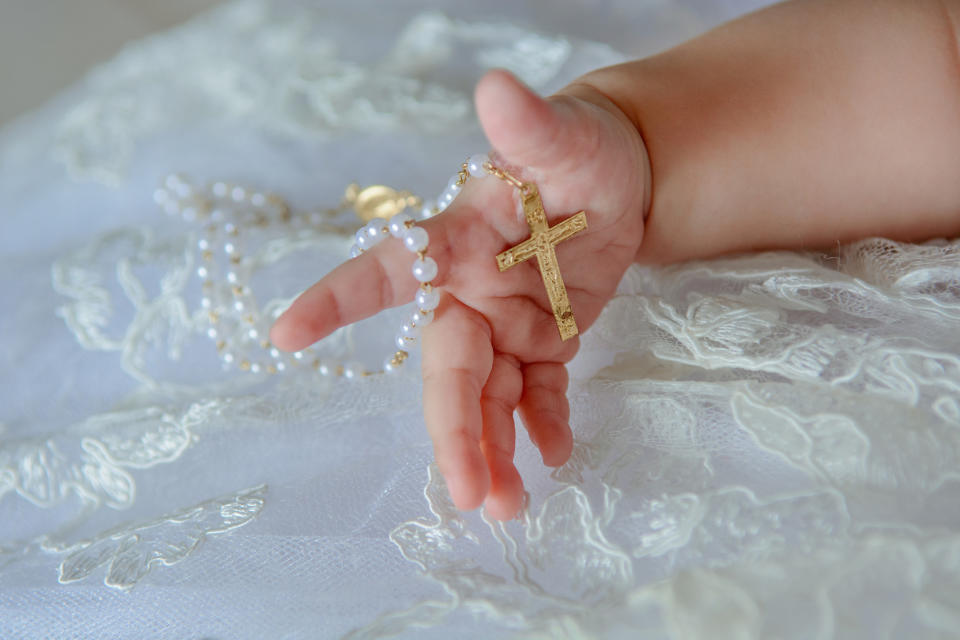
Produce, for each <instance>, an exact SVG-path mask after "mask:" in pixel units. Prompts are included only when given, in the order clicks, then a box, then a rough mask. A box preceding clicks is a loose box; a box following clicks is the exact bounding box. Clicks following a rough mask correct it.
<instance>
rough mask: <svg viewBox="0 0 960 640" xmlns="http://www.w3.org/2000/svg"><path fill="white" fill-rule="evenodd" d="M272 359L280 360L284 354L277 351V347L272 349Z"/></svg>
mask: <svg viewBox="0 0 960 640" xmlns="http://www.w3.org/2000/svg"><path fill="white" fill-rule="evenodd" d="M270 357H271V358H273V359H274V360H279V359H280V358H282V357H283V353H281V352H280V349H277V348H276V347H271V348H270Z"/></svg>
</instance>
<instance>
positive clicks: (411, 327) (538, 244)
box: [154, 154, 587, 380]
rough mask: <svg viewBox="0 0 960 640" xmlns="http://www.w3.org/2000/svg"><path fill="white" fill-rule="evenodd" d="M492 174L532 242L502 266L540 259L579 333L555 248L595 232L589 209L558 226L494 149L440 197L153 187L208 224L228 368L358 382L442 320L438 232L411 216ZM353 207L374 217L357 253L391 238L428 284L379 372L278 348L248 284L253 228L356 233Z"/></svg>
mask: <svg viewBox="0 0 960 640" xmlns="http://www.w3.org/2000/svg"><path fill="white" fill-rule="evenodd" d="M487 175H492V176H494V177H496V178H498V179H500V180H503V181H504V182H506V183H508V184H510V185H512V186H513V187H514V188H516V189H517V190H518V191H519V193H520V198H521V203H522V205H523V211H524V216H525V217H526V220H527V224H528V225H529V227H530V233H531V235H530V238H528V239H527V240H525V241H523V242H521V243H520V244H518V245H516V246H515V247H512V248H510V249H507V250H506V251H504V252H502V253H501V254H499V255H498V256H496V260H497V265H498V267H499V269H500V271H506V270H507V269H510V268H511V267H513V266H516V265H518V264H520V263H521V262H524V261H526V260H528V259H531V258H534V257H535V258H536V259H537V263H538V265H539V267H540V273H541V276H542V277H543V281H544V285H545V287H546V290H547V295H548V297H549V299H550V304H551V307H552V309H553V313H554V316H555V317H556V320H557V328H558V330H559V332H560V337H561V339H562V340H567V339H569V338H571V337H573V336H575V335H576V334H577V331H578V330H577V325H576V322H575V320H574V317H573V311H572V309H571V308H570V301H569V299H568V297H567V291H566V288H565V287H564V284H563V279H562V278H561V276H560V269H559V265H558V264H557V258H556V253H555V251H554V247H555V246H556V245H557V244H558V243H560V242H562V241H563V240H566V239H567V238H569V237H571V236H573V235H574V234H576V233H579V232H580V231H583V230H584V229H586V227H587V223H586V214H585V213H584V212H583V211H580V212H578V213H576V214H575V215H573V216H571V217H570V218H567V219H566V220H564V221H563V222H560V223H558V224H556V225H555V226H553V227H550V226H549V224H548V223H547V219H546V214H545V212H544V209H543V204H542V203H541V200H540V193H539V190H538V189H537V187H536V185H534V184H533V183H530V182H523V181H521V180H519V179H518V178H516V177H515V176H513V175H511V174H510V173H509V172H507V171H505V170H504V169H501V168H499V167H496V166H494V165H493V164H492V163H491V162H490V160H489V158H488V157H487V156H486V155H485V154H480V155H474V156H471V157H470V158H469V159H468V160H467V161H466V162H464V163H463V164H462V165H461V167H460V169H459V171H457V173H455V174H454V175H453V176H452V177H451V178H450V180H449V181H448V182H447V186H446V188H445V189H444V190H443V191H442V192H441V194H440V195H439V196H438V197H437V198H436V200H432V201H423V200H422V199H421V198H418V197H417V196H414V195H413V194H411V193H410V192H408V191H396V190H394V189H391V188H390V187H386V186H383V185H374V186H370V187H366V188H360V187H359V185H356V184H352V185H350V186H349V187H347V190H346V193H345V195H344V198H343V201H342V202H341V203H340V204H339V205H338V206H337V207H334V208H331V209H322V210H316V211H309V212H293V211H291V209H290V208H289V206H288V205H287V204H286V202H284V201H283V199H282V198H280V197H279V196H277V195H275V194H270V193H262V192H259V191H255V190H251V189H249V188H247V187H244V186H241V185H237V184H231V183H226V182H214V183H212V184H209V185H207V186H206V187H204V188H198V187H195V186H194V185H193V184H191V183H190V182H189V181H187V180H186V179H185V178H183V177H181V176H179V175H171V176H168V177H167V178H166V180H165V181H164V183H163V186H161V187H160V188H158V189H157V190H156V191H155V192H154V200H155V201H156V203H157V204H158V205H160V207H161V208H163V210H164V211H166V212H167V213H168V214H170V215H180V216H182V217H183V219H184V220H185V221H187V222H191V223H197V222H199V223H202V225H203V227H202V233H201V234H200V237H199V239H198V240H197V245H196V249H197V253H198V259H197V263H198V265H199V266H198V267H197V269H196V275H197V278H198V279H199V280H200V287H201V292H202V293H201V298H200V306H201V308H202V311H203V313H204V314H205V315H204V318H205V322H206V325H207V327H206V334H207V336H208V337H209V338H210V339H211V340H212V341H213V342H214V344H215V345H216V348H217V352H218V353H219V355H220V359H221V361H222V363H223V364H224V366H225V367H228V368H230V367H235V368H238V369H240V370H241V371H246V372H249V373H253V374H276V373H280V372H283V371H286V370H289V369H294V368H304V367H306V368H312V369H313V370H315V371H316V372H318V373H319V374H321V375H324V376H342V377H344V378H347V379H351V380H356V379H361V378H368V377H374V376H379V375H382V374H386V373H392V372H395V371H397V370H399V369H400V367H402V365H403V364H404V362H406V360H407V359H408V358H409V356H410V350H411V349H412V348H413V347H414V346H415V345H416V343H417V340H418V338H419V337H420V332H421V330H422V329H423V327H426V326H427V325H429V324H430V323H431V322H432V321H433V318H434V312H435V310H436V308H437V305H438V304H439V302H440V295H439V292H438V291H437V289H436V288H435V287H434V286H433V280H434V279H435V278H436V277H437V275H438V272H439V266H438V265H437V263H436V261H435V260H434V259H433V258H431V257H429V256H428V255H427V252H428V249H429V245H430V237H429V234H428V233H427V231H426V230H425V229H423V228H422V227H419V226H417V223H416V220H415V219H414V215H412V212H413V211H415V210H416V209H417V208H419V211H418V216H417V217H418V218H419V219H421V220H424V219H427V218H431V217H433V216H435V215H437V214H439V213H441V212H442V211H444V210H445V209H446V208H447V207H449V206H450V204H452V203H453V201H454V200H455V199H456V197H457V196H458V195H459V194H460V191H461V190H462V188H463V185H464V184H466V182H467V181H468V180H470V179H471V178H479V177H484V176H487ZM350 208H352V209H353V210H354V211H355V212H356V213H357V215H358V216H359V217H360V218H361V219H362V220H365V221H366V224H365V225H364V226H363V227H362V228H360V229H359V230H358V231H356V232H355V234H354V244H353V247H352V248H351V250H350V257H351V258H356V257H358V256H360V255H361V254H363V253H364V252H365V251H368V250H370V249H372V248H373V247H374V246H376V245H377V244H379V243H380V242H383V241H399V242H402V243H403V246H404V247H406V248H407V249H408V250H409V251H410V252H411V253H413V254H414V256H415V258H414V260H413V264H412V266H411V274H412V275H413V277H414V278H415V279H416V280H417V281H418V282H419V283H420V287H419V288H418V290H417V293H416V295H415V297H414V300H413V309H412V310H411V311H410V312H408V313H407V315H406V317H405V318H404V320H403V322H402V324H401V325H400V328H399V331H398V332H397V334H396V336H395V338H394V344H395V349H394V350H393V352H392V353H391V354H390V355H388V356H386V357H385V358H384V360H383V363H382V366H381V368H379V369H370V368H368V367H366V366H365V365H364V364H363V363H361V362H357V361H353V360H350V361H346V362H335V361H332V360H329V359H327V358H324V357H321V356H320V354H319V353H318V352H317V350H316V349H315V347H313V346H311V347H307V348H306V349H303V350H302V351H297V352H294V353H284V352H282V351H280V350H279V349H277V348H276V347H274V346H273V345H272V344H271V343H270V341H269V340H268V339H267V338H266V335H267V331H268V329H269V327H268V326H267V322H270V321H272V320H273V317H270V318H266V317H265V314H264V313H263V311H262V310H261V309H260V308H259V307H258V306H257V303H256V300H255V298H254V295H253V291H252V290H251V288H250V285H249V281H250V277H251V275H252V270H253V264H252V261H251V259H250V258H249V257H248V256H245V255H243V250H242V247H243V243H242V240H243V235H244V232H245V230H248V229H251V228H265V227H286V228H288V229H289V230H290V231H294V230H303V229H313V230H315V231H320V232H326V233H337V234H344V233H347V232H348V229H347V227H346V226H345V225H343V224H337V223H336V222H335V218H336V216H338V215H339V214H340V213H342V212H343V211H345V210H347V209H350ZM391 239H392V240H391Z"/></svg>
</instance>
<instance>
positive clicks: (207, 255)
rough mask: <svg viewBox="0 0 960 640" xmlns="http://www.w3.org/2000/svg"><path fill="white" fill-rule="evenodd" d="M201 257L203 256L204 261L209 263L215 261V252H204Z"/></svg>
mask: <svg viewBox="0 0 960 640" xmlns="http://www.w3.org/2000/svg"><path fill="white" fill-rule="evenodd" d="M200 255H201V256H203V259H204V260H207V261H208V262H209V261H210V260H213V251H210V250H209V249H208V250H206V251H204V252H203V253H201V254H200Z"/></svg>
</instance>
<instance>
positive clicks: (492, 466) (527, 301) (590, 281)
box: [270, 71, 650, 520]
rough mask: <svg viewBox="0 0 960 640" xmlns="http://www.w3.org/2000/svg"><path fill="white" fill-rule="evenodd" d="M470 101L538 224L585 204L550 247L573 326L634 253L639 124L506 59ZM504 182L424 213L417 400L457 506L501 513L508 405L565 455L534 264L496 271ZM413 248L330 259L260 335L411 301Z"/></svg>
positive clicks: (306, 337)
mask: <svg viewBox="0 0 960 640" xmlns="http://www.w3.org/2000/svg"><path fill="white" fill-rule="evenodd" d="M476 103H477V112H478V115H479V118H480V122H481V124H482V126H483V129H484V132H485V133H486V135H487V138H488V140H489V141H490V144H491V145H492V147H493V149H495V151H496V156H495V159H496V163H497V165H498V166H501V167H503V168H506V169H508V170H510V171H511V173H513V174H514V175H516V176H517V177H519V178H520V179H521V180H523V181H525V182H532V183H534V184H536V185H537V186H538V187H539V190H540V195H541V197H542V200H543V205H544V209H545V210H546V212H547V217H548V221H549V222H550V224H551V225H553V224H555V223H556V222H557V221H559V220H562V219H564V218H567V217H568V216H570V215H571V214H573V213H576V212H577V211H580V210H584V211H586V216H587V224H588V228H587V230H586V231H583V232H581V233H579V234H577V235H576V236H574V237H573V238H571V239H569V240H567V241H565V242H563V243H562V244H560V245H558V246H557V247H556V254H557V260H558V262H559V264H560V272H561V274H562V277H563V281H564V283H565V285H566V289H567V293H568V296H569V299H570V303H571V306H572V308H573V311H574V314H575V316H576V320H577V324H578V326H579V329H580V330H581V331H583V330H585V329H586V328H587V327H589V326H590V325H591V324H593V322H594V321H595V320H596V318H597V316H598V315H599V314H600V311H601V310H602V309H603V306H604V305H605V304H606V302H607V300H609V299H610V297H611V296H612V295H613V293H614V291H615V289H616V287H617V284H618V282H619V281H620V278H621V276H622V275H623V273H624V271H625V270H626V269H627V267H628V266H629V265H630V264H631V263H632V262H633V260H634V257H635V255H636V253H637V250H638V248H639V246H640V241H641V239H642V237H643V216H644V212H645V210H646V208H647V207H648V206H649V204H648V202H649V191H650V190H649V182H650V172H649V162H648V159H647V155H646V150H645V148H644V145H643V141H642V139H641V137H640V134H639V133H638V132H637V130H636V128H635V127H634V126H633V125H632V124H631V123H630V121H629V120H628V119H627V118H626V117H625V116H624V115H623V114H622V113H621V112H620V111H619V109H617V107H616V106H615V105H614V104H613V103H612V102H610V101H609V100H608V99H606V98H605V97H604V96H603V95H602V94H600V93H599V92H597V91H595V90H594V89H592V88H591V87H590V86H589V85H586V84H573V85H571V86H569V87H568V88H567V89H565V90H564V91H562V92H561V93H560V94H559V95H556V96H553V97H551V98H548V99H543V98H540V97H538V96H537V95H535V94H533V93H532V92H530V90H529V89H527V88H526V87H524V86H523V85H521V84H520V83H519V82H518V81H517V80H516V79H515V78H514V77H513V76H511V75H510V74H508V73H506V72H503V71H492V72H490V73H488V74H487V75H486V76H485V77H484V78H483V79H481V81H480V83H479V84H478V86H477V90H476ZM515 193H516V190H515V189H514V188H513V187H511V186H510V185H508V184H506V183H505V182H502V181H500V180H496V179H494V178H486V179H483V180H477V179H474V180H470V181H468V182H467V184H466V185H465V186H464V188H463V191H462V193H461V194H460V195H459V197H458V198H457V200H456V201H455V202H454V204H453V205H451V207H450V208H449V209H447V210H446V211H445V212H444V213H443V214H442V215H439V216H437V217H435V218H432V219H430V220H428V221H426V222H424V223H423V227H424V228H425V229H426V230H427V231H428V232H429V235H430V248H429V255H430V256H431V257H432V258H434V260H436V262H437V264H438V265H439V266H440V272H439V275H438V276H437V278H436V279H434V281H433V282H434V285H435V286H437V287H439V288H440V291H441V301H440V305H439V307H438V308H437V310H436V320H435V321H434V322H433V323H431V324H430V325H428V326H427V327H425V328H424V329H423V333H422V348H423V407H424V417H425V420H426V424H427V429H428V431H429V433H430V436H431V438H432V439H433V444H434V453H435V456H436V461H437V464H438V466H439V468H440V471H441V472H442V473H443V475H444V478H445V479H446V482H447V486H448V488H449V490H450V495H451V497H452V499H453V501H454V503H455V504H456V505H457V507H458V508H460V509H464V510H468V509H474V508H476V507H478V506H479V505H480V504H485V505H486V508H487V511H488V513H489V514H490V515H491V516H492V517H494V518H497V519H500V520H506V519H510V518H512V517H514V516H515V515H516V514H517V512H518V510H519V508H520V506H521V503H522V499H523V483H522V481H521V479H520V475H519V473H518V472H517V469H516V467H515V466H514V463H513V454H514V447H515V433H514V420H513V413H514V411H519V413H520V417H521V419H522V421H523V424H524V425H525V426H526V429H527V431H528V432H529V434H530V439H531V440H532V441H533V442H534V444H535V445H536V446H537V447H538V448H539V450H540V453H541V455H542V457H543V462H544V464H547V465H549V466H559V465H562V464H563V463H564V462H566V460H567V459H568V458H569V456H570V451H571V447H572V443H573V438H572V434H571V431H570V425H569V419H570V406H569V403H568V401H567V398H566V390H567V371H566V367H565V364H566V363H567V362H569V361H570V359H572V358H573V356H574V355H575V354H576V352H577V349H578V345H579V340H578V339H577V338H573V339H571V340H567V341H566V342H564V341H561V339H560V336H559V333H558V331H557V325H556V321H555V319H554V314H553V311H552V308H551V305H550V302H549V300H548V298H547V293H546V290H545V288H544V283H543V279H542V278H541V276H540V272H539V270H538V267H537V265H536V260H527V261H526V262H523V263H521V264H518V265H517V266H515V267H513V268H511V269H509V270H507V271H505V272H503V273H501V272H500V271H499V270H498V268H497V263H496V259H495V257H496V255H497V254H499V253H501V252H502V251H504V250H505V249H507V248H509V247H512V246H514V245H516V244H518V243H520V242H522V241H523V240H525V239H526V238H527V237H529V235H530V230H529V227H528V226H527V223H526V222H525V220H524V219H523V217H522V216H519V215H518V207H517V201H516V199H515V195H514V194H515ZM410 262H411V257H410V254H409V252H408V251H406V250H405V249H404V248H403V247H402V246H401V244H400V243H399V242H396V241H394V242H389V241H388V242H383V243H381V244H379V245H377V246H376V247H374V248H373V249H372V250H369V251H367V252H365V253H364V254H362V255H361V256H359V257H358V258H356V259H353V260H350V261H349V262H347V263H345V264H343V265H342V266H340V267H338V268H337V269H335V270H334V271H332V272H331V273H330V274H329V275H327V276H326V277H325V278H323V279H322V280H320V281H319V282H318V283H316V284H315V285H313V286H312V287H311V288H310V289H309V290H307V291H306V292H305V293H304V294H303V295H301V296H300V297H299V298H298V299H297V300H296V301H295V302H294V303H293V305H292V306H291V307H290V309H288V310H287V311H286V313H284V314H283V315H282V316H281V317H280V318H279V319H278V320H277V322H276V324H275V325H274V327H273V329H272V330H271V334H270V338H271V341H272V342H273V343H274V344H275V345H276V346H277V347H279V348H281V349H286V350H291V351H293V350H298V349H302V348H304V347H306V346H308V345H310V344H312V343H313V342H316V341H317V340H320V339H321V338H323V337H324V336H326V335H328V334H329V333H331V332H332V331H334V330H335V329H337V328H338V327H341V326H343V325H346V324H349V323H352V322H356V321H358V320H361V319H363V318H365V317H367V316H370V315H373V314H375V313H377V312H379V311H380V310H382V309H385V308H388V307H392V306H397V305H400V304H406V303H408V302H409V301H410V300H412V299H413V296H414V293H415V291H416V287H417V282H416V281H415V280H414V279H413V278H412V277H411V275H410Z"/></svg>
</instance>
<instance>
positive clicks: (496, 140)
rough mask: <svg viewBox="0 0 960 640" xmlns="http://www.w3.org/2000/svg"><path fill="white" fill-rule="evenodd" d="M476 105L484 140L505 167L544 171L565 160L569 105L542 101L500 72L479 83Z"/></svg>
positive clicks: (487, 76) (493, 73) (511, 76)
mask: <svg viewBox="0 0 960 640" xmlns="http://www.w3.org/2000/svg"><path fill="white" fill-rule="evenodd" d="M475 101H476V106H477V116H478V117H479V118H480V125H481V126H482V127H483V131H484V133H485V134H486V136H487V140H488V141H489V142H490V145H491V146H492V147H493V149H494V150H495V151H496V152H497V153H498V154H499V155H500V157H501V158H502V159H503V160H505V161H506V162H507V163H508V164H511V165H514V166H517V167H525V168H540V169H543V168H549V166H550V164H551V163H552V162H556V161H557V160H558V159H562V158H563V157H564V153H565V150H564V146H565V145H566V144H568V143H567V141H566V139H565V137H564V135H563V133H564V129H565V128H566V125H567V124H568V122H569V118H570V116H571V115H572V114H571V113H570V111H569V110H568V109H567V108H566V107H567V106H568V105H566V104H562V103H556V102H551V101H548V100H545V99H544V98H541V97H540V96H538V95H537V94H536V93H534V92H533V91H531V90H530V89H529V88H528V87H527V86H526V85H524V84H523V83H521V82H520V81H519V80H518V79H517V78H516V77H515V76H514V75H513V74H511V73H510V72H508V71H504V70H500V69H497V70H493V71H490V72H488V73H487V74H486V75H484V76H483V77H482V78H481V79H480V82H478V83H477V88H476V92H475Z"/></svg>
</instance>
